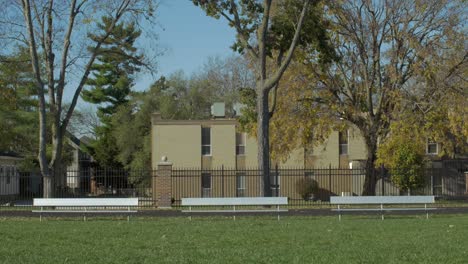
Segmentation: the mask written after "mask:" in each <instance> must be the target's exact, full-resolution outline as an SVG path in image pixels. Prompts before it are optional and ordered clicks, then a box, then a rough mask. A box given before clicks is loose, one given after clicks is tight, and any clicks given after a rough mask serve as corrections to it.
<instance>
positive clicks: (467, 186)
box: [464, 171, 468, 194]
mask: <svg viewBox="0 0 468 264" xmlns="http://www.w3.org/2000/svg"><path fill="white" fill-rule="evenodd" d="M464 173H465V194H468V171H465V172H464Z"/></svg>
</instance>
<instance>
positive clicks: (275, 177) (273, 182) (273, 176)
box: [270, 171, 280, 197]
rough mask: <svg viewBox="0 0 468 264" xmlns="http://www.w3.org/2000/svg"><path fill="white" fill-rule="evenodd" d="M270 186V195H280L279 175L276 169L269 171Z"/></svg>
mask: <svg viewBox="0 0 468 264" xmlns="http://www.w3.org/2000/svg"><path fill="white" fill-rule="evenodd" d="M270 187H271V195H272V196H273V197H277V196H280V175H279V172H278V174H277V173H276V171H271V172H270Z"/></svg>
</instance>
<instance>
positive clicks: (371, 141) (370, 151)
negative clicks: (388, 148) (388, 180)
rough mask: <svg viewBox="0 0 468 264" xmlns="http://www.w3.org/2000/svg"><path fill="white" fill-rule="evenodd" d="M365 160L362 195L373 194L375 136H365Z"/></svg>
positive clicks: (375, 153)
mask: <svg viewBox="0 0 468 264" xmlns="http://www.w3.org/2000/svg"><path fill="white" fill-rule="evenodd" d="M366 147H367V160H366V177H365V179H364V186H363V190H362V195H375V185H376V183H377V175H376V171H375V164H374V163H375V160H376V158H377V137H373V136H372V135H371V136H370V137H366Z"/></svg>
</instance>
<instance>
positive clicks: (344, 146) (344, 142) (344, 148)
mask: <svg viewBox="0 0 468 264" xmlns="http://www.w3.org/2000/svg"><path fill="white" fill-rule="evenodd" d="M338 138H339V139H338V140H339V144H340V155H347V154H348V130H346V131H343V132H339V134H338Z"/></svg>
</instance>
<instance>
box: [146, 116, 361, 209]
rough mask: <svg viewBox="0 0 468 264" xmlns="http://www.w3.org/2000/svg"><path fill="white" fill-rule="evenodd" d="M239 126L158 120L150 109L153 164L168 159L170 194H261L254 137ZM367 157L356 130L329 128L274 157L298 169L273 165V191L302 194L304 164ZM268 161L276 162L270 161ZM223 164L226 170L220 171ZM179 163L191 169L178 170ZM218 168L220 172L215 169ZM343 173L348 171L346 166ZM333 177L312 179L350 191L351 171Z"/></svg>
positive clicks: (340, 164)
mask: <svg viewBox="0 0 468 264" xmlns="http://www.w3.org/2000/svg"><path fill="white" fill-rule="evenodd" d="M238 126H239V124H238V122H237V121H236V119H224V118H217V119H212V120H162V119H161V118H160V115H159V114H153V116H152V131H151V133H152V135H151V139H152V142H151V144H152V145H151V149H152V167H153V169H157V168H158V164H159V163H160V162H161V159H162V158H163V157H166V158H167V161H168V162H170V163H171V164H172V166H173V177H172V182H171V184H172V198H173V199H175V200H179V199H180V198H181V197H210V196H212V197H216V196H224V197H230V196H232V197H234V196H258V195H261V194H260V191H261V189H260V187H259V186H260V180H261V178H260V177H255V176H258V175H256V174H255V173H256V172H254V171H249V169H256V168H258V165H257V141H256V139H255V138H253V137H249V136H248V135H246V134H245V133H241V132H239V129H238ZM365 158H366V151H365V145H364V142H363V140H362V137H360V135H359V132H357V130H353V129H350V130H349V131H348V132H344V133H341V132H333V133H332V134H331V135H330V136H329V138H328V139H327V140H326V141H325V142H324V143H323V144H322V145H320V146H317V147H314V149H313V150H310V149H309V150H306V149H305V148H298V149H296V150H295V151H293V152H292V153H290V156H289V158H288V159H287V160H286V161H285V162H278V165H279V168H298V169H300V170H288V171H287V172H286V171H280V172H278V174H279V175H275V171H274V170H272V173H271V180H270V181H271V183H272V186H271V188H272V192H273V194H276V192H279V193H280V194H281V195H286V196H288V197H290V198H300V194H299V193H297V192H296V191H295V190H296V182H297V181H298V180H299V179H301V178H304V176H307V175H306V174H307V170H306V169H312V168H330V167H332V168H349V167H350V163H352V164H355V163H356V164H360V163H361V162H362V160H365ZM272 163H273V164H276V162H274V161H273V162H272ZM354 166H356V165H354ZM221 168H224V169H225V171H221V170H220V169H221ZM177 169H194V171H185V172H184V173H186V174H185V175H177V174H178V173H179V172H177ZM190 173H191V174H190ZM221 173H222V174H223V175H218V174H221ZM249 173H251V174H252V175H250V174H249ZM285 173H287V174H288V175H285ZM294 173H296V174H301V175H296V174H294ZM343 173H348V172H347V170H345V171H344V172H343ZM188 174H190V175H188ZM192 174H197V175H192ZM198 174H199V175H198ZM292 174H294V175H292ZM333 177H335V176H333ZM336 177H340V180H339V181H338V180H335V181H333V182H334V183H333V186H330V185H329V179H330V178H329V177H328V176H327V177H316V180H317V181H318V184H319V185H320V186H323V187H324V188H325V187H326V188H327V189H330V188H331V189H333V190H335V191H336V192H341V191H346V192H353V187H352V184H353V183H352V182H351V181H352V179H351V177H346V179H345V180H344V177H341V176H338V175H337V176H336ZM322 181H323V182H322ZM348 181H349V182H348ZM357 188H360V187H357ZM354 192H358V190H354Z"/></svg>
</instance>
